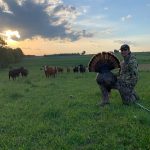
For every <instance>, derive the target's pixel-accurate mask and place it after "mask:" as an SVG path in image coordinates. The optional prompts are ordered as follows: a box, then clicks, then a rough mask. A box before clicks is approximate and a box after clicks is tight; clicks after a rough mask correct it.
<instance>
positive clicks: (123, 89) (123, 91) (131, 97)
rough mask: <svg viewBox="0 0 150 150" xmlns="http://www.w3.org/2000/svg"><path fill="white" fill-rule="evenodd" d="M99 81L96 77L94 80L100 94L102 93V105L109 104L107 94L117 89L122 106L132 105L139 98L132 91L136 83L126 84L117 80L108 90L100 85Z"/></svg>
mask: <svg viewBox="0 0 150 150" xmlns="http://www.w3.org/2000/svg"><path fill="white" fill-rule="evenodd" d="M99 80H100V78H99V75H98V76H97V78H96V81H97V83H98V85H99V87H100V90H101V93H102V103H103V104H106V103H109V94H110V92H111V89H117V90H118V91H119V93H120V96H121V98H122V102H123V104H130V103H134V102H135V101H137V100H139V97H138V95H137V94H136V92H135V90H134V87H135V85H136V82H135V83H134V84H133V83H132V84H130V83H126V82H124V81H122V80H117V82H116V84H115V85H113V86H111V87H109V88H108V87H106V86H105V85H103V84H100V82H99Z"/></svg>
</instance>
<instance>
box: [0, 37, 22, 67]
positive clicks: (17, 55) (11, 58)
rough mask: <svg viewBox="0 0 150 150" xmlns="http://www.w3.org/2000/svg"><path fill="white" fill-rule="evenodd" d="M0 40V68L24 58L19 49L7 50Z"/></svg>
mask: <svg viewBox="0 0 150 150" xmlns="http://www.w3.org/2000/svg"><path fill="white" fill-rule="evenodd" d="M2 42H3V41H2V39H0V68H4V67H7V66H8V65H9V64H12V63H18V62H20V61H21V60H22V58H23V57H24V54H23V52H22V50H21V49H20V48H16V49H13V48H9V47H6V43H5V45H4V44H3V43H2Z"/></svg>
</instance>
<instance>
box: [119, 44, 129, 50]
mask: <svg viewBox="0 0 150 150" xmlns="http://www.w3.org/2000/svg"><path fill="white" fill-rule="evenodd" d="M120 50H126V51H127V50H128V51H130V47H129V45H127V44H123V45H121V47H120Z"/></svg>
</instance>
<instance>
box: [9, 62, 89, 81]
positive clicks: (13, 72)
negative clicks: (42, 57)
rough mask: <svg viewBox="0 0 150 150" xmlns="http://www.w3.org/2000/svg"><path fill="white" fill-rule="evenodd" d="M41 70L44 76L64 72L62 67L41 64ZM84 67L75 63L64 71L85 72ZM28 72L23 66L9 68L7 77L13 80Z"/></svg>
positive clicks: (24, 75)
mask: <svg viewBox="0 0 150 150" xmlns="http://www.w3.org/2000/svg"><path fill="white" fill-rule="evenodd" d="M41 70H44V73H45V76H46V78H49V77H50V76H52V77H55V76H56V74H57V73H63V72H65V70H64V68H62V67H49V66H48V65H45V66H42V68H41ZM86 70H87V69H86V67H85V66H84V65H82V64H80V65H77V66H75V67H73V68H70V67H67V68H66V72H68V73H69V72H74V73H85V72H86ZM28 74H29V71H28V70H27V69H25V68H24V67H20V68H15V69H10V70H9V79H10V78H12V79H13V80H15V79H16V78H17V77H19V76H22V77H27V76H28Z"/></svg>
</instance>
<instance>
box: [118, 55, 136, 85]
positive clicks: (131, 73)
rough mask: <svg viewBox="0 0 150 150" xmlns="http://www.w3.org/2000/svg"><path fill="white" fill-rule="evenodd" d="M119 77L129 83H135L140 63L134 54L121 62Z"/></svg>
mask: <svg viewBox="0 0 150 150" xmlns="http://www.w3.org/2000/svg"><path fill="white" fill-rule="evenodd" d="M119 79H121V81H123V82H125V83H127V84H133V85H135V84H136V83H137V80H138V64H137V61H136V58H135V56H134V55H132V54H130V55H128V56H127V57H125V58H124V61H123V62H122V63H121V71H120V75H119Z"/></svg>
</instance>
